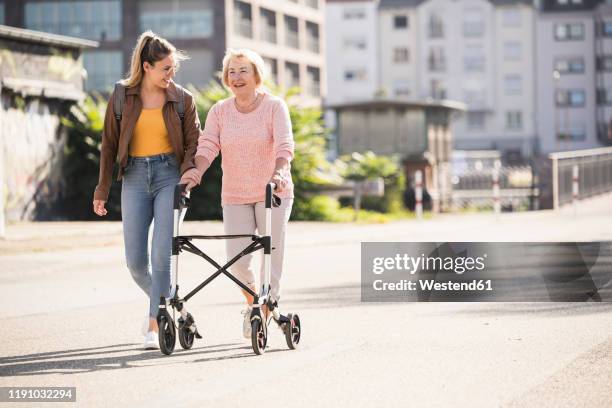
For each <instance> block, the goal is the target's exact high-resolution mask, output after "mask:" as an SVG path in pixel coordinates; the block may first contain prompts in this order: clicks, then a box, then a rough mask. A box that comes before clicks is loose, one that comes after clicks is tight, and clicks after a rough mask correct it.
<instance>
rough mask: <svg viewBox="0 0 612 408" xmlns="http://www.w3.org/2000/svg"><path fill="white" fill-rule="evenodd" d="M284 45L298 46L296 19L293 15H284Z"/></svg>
mask: <svg viewBox="0 0 612 408" xmlns="http://www.w3.org/2000/svg"><path fill="white" fill-rule="evenodd" d="M285 45H287V46H289V47H292V48H300V39H299V35H298V19H297V18H295V17H291V16H285Z"/></svg>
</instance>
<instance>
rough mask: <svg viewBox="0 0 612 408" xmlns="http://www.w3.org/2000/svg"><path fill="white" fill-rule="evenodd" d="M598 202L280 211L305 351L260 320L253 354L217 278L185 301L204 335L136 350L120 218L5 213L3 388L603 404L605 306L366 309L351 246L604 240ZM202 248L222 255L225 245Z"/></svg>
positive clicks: (200, 267) (145, 395) (119, 396)
mask: <svg viewBox="0 0 612 408" xmlns="http://www.w3.org/2000/svg"><path fill="white" fill-rule="evenodd" d="M610 200H612V196H605V197H600V198H597V199H592V200H588V201H585V202H583V203H581V205H580V207H579V209H578V214H577V216H576V217H574V215H573V211H572V209H571V208H566V209H564V210H562V211H559V212H552V211H549V212H539V213H529V214H527V213H524V214H504V215H502V216H500V217H494V216H492V215H462V216H440V217H436V218H434V219H432V220H427V221H422V222H417V221H412V222H397V223H390V224H383V225H352V224H339V225H338V224H323V223H292V224H291V225H290V234H289V238H288V245H287V257H286V258H287V259H286V271H287V272H286V275H285V277H284V287H283V308H284V311H286V312H289V311H299V312H300V316H301V318H302V322H303V340H302V345H301V348H300V349H299V350H297V351H289V350H287V348H286V346H285V344H284V339H283V337H282V335H281V333H280V331H273V332H272V334H271V339H270V342H271V346H270V349H269V350H268V352H267V353H266V354H265V355H264V356H259V357H257V356H254V355H253V353H252V350H251V348H250V345H249V344H248V343H247V342H245V341H243V339H242V338H241V315H240V309H241V304H240V296H239V294H238V293H237V290H236V289H235V288H234V287H233V286H232V285H231V284H230V282H229V281H228V280H227V279H225V280H218V281H215V282H214V283H213V284H212V285H211V287H210V288H206V289H205V290H204V291H203V292H201V293H200V294H198V295H197V296H196V297H195V298H194V299H193V300H192V301H190V302H189V307H190V310H191V311H192V312H193V314H194V315H195V317H196V319H197V321H198V323H199V327H200V328H201V329H202V331H203V332H204V337H205V339H204V340H203V341H199V342H198V341H196V344H195V346H194V348H193V349H192V350H190V351H182V350H180V351H177V352H175V354H173V355H172V356H170V357H165V356H161V355H160V353H159V352H156V351H143V350H141V349H140V341H141V338H140V334H139V328H140V323H141V320H142V317H143V316H144V314H145V313H146V308H147V301H146V300H145V299H144V296H143V295H142V293H141V292H139V290H138V289H137V288H136V286H135V284H134V283H133V282H132V281H131V278H130V277H129V273H128V272H127V270H126V269H125V267H124V265H123V259H122V258H123V249H122V240H121V225H120V224H118V223H110V222H109V223H93V224H91V223H40V224H17V225H13V226H10V227H9V228H8V239H7V240H5V241H0V288H1V289H2V297H0V299H1V300H0V302H1V303H0V305H1V306H2V307H1V308H0V318H1V320H0V321H1V322H2V326H3V330H2V333H3V335H4V338H3V339H2V340H3V341H2V347H1V348H0V386H76V387H77V404H76V405H77V406H84V407H98V406H100V407H104V406H128V405H129V406H146V407H153V406H156V407H157V406H160V407H161V406H163V407H167V406H170V405H172V406H177V407H202V406H206V407H236V406H238V405H242V404H244V405H246V404H253V403H256V404H265V405H267V406H270V407H281V406H283V407H309V408H312V407H313V406H322V407H327V406H334V407H336V406H337V407H345V406H346V407H362V406H363V407H372V406H389V407H407V406H417V407H421V406H427V407H448V406H469V407H497V406H503V407H506V406H513V407H523V406H534V407H563V406H566V407H577V406H588V407H609V406H612V392H611V391H612V385H611V384H612V304H610V303H608V304H596V303H405V304H401V303H393V304H364V303H361V302H360V298H359V295H360V293H359V289H360V258H359V254H360V242H361V241H440V242H444V241H472V240H473V241H565V240H567V241H589V240H608V241H612V228H610V227H611V226H612V209H610V208H609V203H610ZM221 231H222V226H221V225H220V223H215V222H196V223H186V224H185V226H184V232H185V233H205V234H214V233H219V232H221ZM205 250H206V252H207V253H210V254H211V255H212V256H213V257H214V258H218V259H223V247H222V243H220V242H211V243H208V244H207V245H206V249H205ZM180 271H181V276H180V282H181V285H182V286H183V287H192V286H194V285H196V284H197V283H198V282H199V281H201V280H202V279H203V277H204V276H206V274H207V273H208V272H210V271H212V268H209V267H206V266H205V264H204V263H203V262H202V261H201V260H200V259H197V258H195V257H194V256H191V255H189V254H186V255H181V268H180ZM5 405H7V404H5ZM66 405H69V406H74V405H75V404H66ZM10 406H19V404H11V405H10ZM24 406H28V405H27V404H24ZM29 406H31V405H29Z"/></svg>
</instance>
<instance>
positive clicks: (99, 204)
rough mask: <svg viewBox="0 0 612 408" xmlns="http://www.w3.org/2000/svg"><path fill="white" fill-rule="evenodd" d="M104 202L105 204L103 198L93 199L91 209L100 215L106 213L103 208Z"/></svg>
mask: <svg viewBox="0 0 612 408" xmlns="http://www.w3.org/2000/svg"><path fill="white" fill-rule="evenodd" d="M104 204H106V201H104V200H93V210H94V212H95V213H96V214H98V215H99V216H100V217H103V216H105V215H106V208H104Z"/></svg>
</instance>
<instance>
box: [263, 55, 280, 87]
mask: <svg viewBox="0 0 612 408" xmlns="http://www.w3.org/2000/svg"><path fill="white" fill-rule="evenodd" d="M262 59H263V61H264V67H265V70H266V71H265V72H266V75H268V77H269V78H270V80H271V81H272V83H274V84H275V85H278V62H277V61H276V60H275V59H274V58H267V57H262Z"/></svg>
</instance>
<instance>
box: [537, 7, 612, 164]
mask: <svg viewBox="0 0 612 408" xmlns="http://www.w3.org/2000/svg"><path fill="white" fill-rule="evenodd" d="M608 3H611V2H602V1H591V0H547V1H542V2H541V4H540V13H539V15H538V22H537V28H538V31H537V48H538V54H537V64H536V65H537V76H538V107H539V112H538V116H539V118H538V133H539V135H540V142H541V145H542V150H543V151H544V152H552V151H564V150H576V149H587V148H593V147H599V146H602V145H609V144H611V143H612V132H611V130H610V129H611V128H610V119H611V118H612V4H608Z"/></svg>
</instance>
